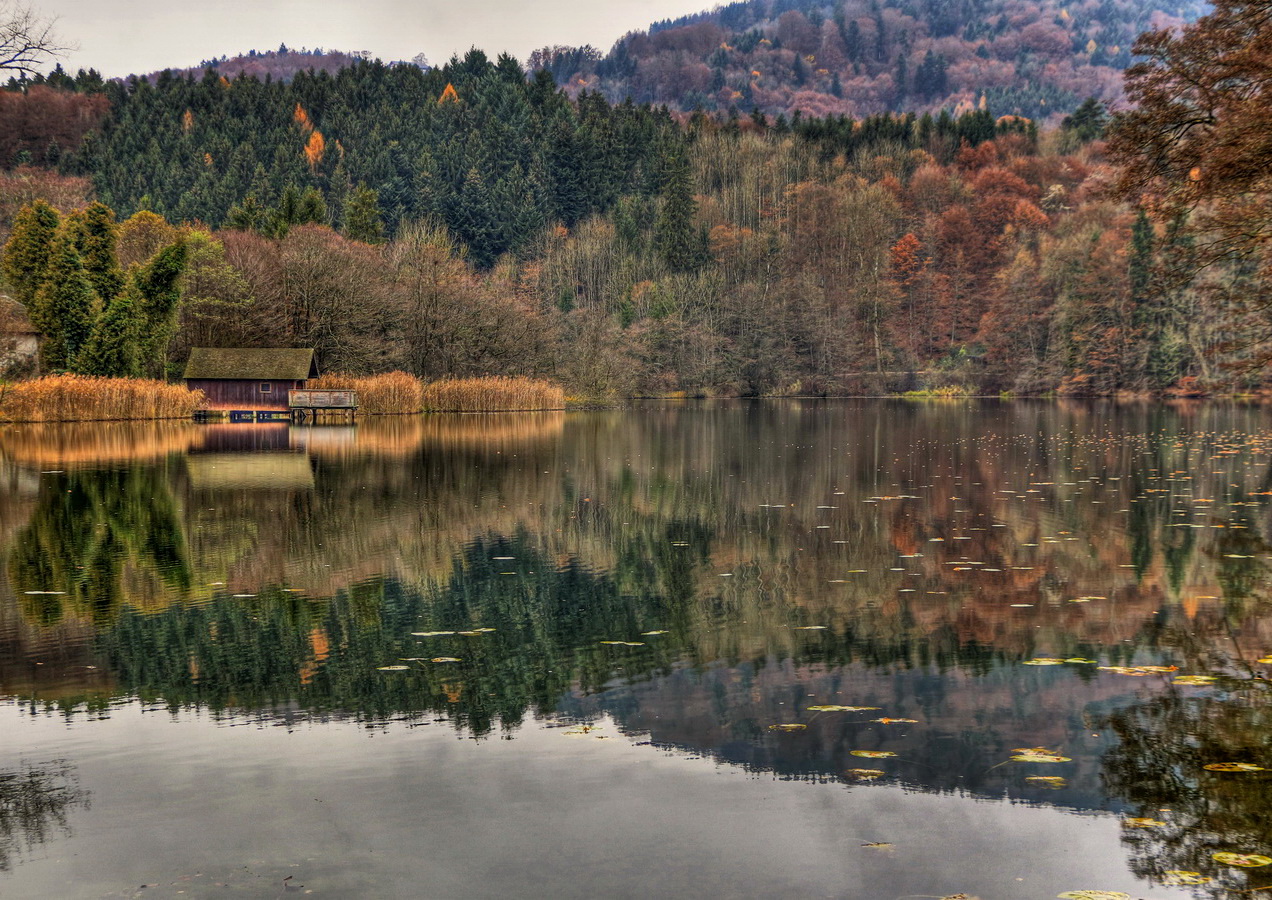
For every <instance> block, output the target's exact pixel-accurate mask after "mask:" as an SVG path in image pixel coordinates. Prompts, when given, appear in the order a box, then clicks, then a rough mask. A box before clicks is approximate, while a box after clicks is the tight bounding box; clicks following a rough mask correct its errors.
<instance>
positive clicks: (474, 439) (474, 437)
mask: <svg viewBox="0 0 1272 900" xmlns="http://www.w3.org/2000/svg"><path fill="white" fill-rule="evenodd" d="M564 431H565V413H564V412H563V411H561V410H548V411H546V412H519V413H505V414H504V415H500V416H479V417H474V416H460V415H447V414H439V415H435V416H427V417H426V418H424V419H422V420H421V441H422V442H425V443H427V444H429V445H430V446H435V447H437V448H439V449H449V450H461V449H462V450H481V449H486V448H494V449H501V450H502V449H505V448H507V447H509V446H516V445H524V444H531V443H535V442H538V441H551V440H558V439H560V437H561V435H562V434H563V433H564Z"/></svg>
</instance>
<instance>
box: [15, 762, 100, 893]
mask: <svg viewBox="0 0 1272 900" xmlns="http://www.w3.org/2000/svg"><path fill="white" fill-rule="evenodd" d="M87 805H88V794H87V792H85V791H82V790H80V788H79V787H78V785H77V784H76V782H75V776H74V771H73V770H72V768H71V766H70V765H68V764H67V763H64V762H49V763H44V764H42V765H24V766H21V767H20V768H17V769H0V872H4V871H7V870H8V869H9V868H10V867H11V866H12V865H13V862H14V857H15V856H17V855H18V854H20V853H21V852H22V851H23V850H24V849H30V848H32V847H35V846H37V845H38V844H43V843H44V842H45V841H47V840H48V839H49V838H50V837H52V836H53V833H54V832H55V831H63V832H65V831H67V830H68V828H69V826H68V825H67V813H68V812H69V811H70V810H71V809H74V808H75V807H77V806H87Z"/></svg>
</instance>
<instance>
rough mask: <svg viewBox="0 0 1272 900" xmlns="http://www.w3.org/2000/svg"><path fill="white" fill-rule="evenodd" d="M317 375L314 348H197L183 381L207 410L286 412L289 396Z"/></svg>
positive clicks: (192, 353) (193, 350)
mask: <svg viewBox="0 0 1272 900" xmlns="http://www.w3.org/2000/svg"><path fill="white" fill-rule="evenodd" d="M317 375H318V369H317V366H316V365H315V363H314V351H313V349H312V348H276V347H268V348H252V349H242V348H213V347H195V348H194V349H192V350H191V351H190V359H189V360H188V361H187V362H186V369H185V375H184V376H183V377H184V378H185V383H186V387H188V388H190V389H191V390H199V391H203V395H204V397H206V398H207V399H206V400H205V403H204V405H205V406H206V408H207V409H229V410H279V411H284V410H286V409H288V403H287V392H288V391H292V390H300V389H301V388H303V387H304V386H305V382H306V381H308V380H309V379H310V378H314V377H316V376H317Z"/></svg>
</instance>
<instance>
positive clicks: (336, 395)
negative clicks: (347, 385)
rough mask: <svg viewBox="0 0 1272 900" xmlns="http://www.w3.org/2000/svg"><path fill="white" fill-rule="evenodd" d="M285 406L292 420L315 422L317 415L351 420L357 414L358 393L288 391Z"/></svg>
mask: <svg viewBox="0 0 1272 900" xmlns="http://www.w3.org/2000/svg"><path fill="white" fill-rule="evenodd" d="M287 406H288V409H289V411H290V413H291V421H293V422H316V421H318V419H319V417H322V418H338V419H341V420H347V421H349V422H352V421H354V419H355V418H356V417H357V414H358V394H357V392H356V391H314V390H307V389H306V390H294V391H288V392H287Z"/></svg>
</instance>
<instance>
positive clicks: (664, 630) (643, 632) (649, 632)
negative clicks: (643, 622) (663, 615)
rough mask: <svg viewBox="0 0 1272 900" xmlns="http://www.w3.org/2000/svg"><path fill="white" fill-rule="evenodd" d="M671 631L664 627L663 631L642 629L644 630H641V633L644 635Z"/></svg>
mask: <svg viewBox="0 0 1272 900" xmlns="http://www.w3.org/2000/svg"><path fill="white" fill-rule="evenodd" d="M669 633H670V632H668V631H667V630H666V629H663V630H662V631H642V632H641V634H642V635H650V634H669Z"/></svg>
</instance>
